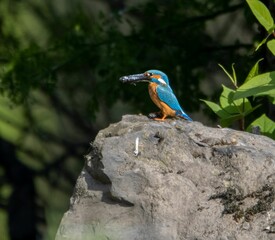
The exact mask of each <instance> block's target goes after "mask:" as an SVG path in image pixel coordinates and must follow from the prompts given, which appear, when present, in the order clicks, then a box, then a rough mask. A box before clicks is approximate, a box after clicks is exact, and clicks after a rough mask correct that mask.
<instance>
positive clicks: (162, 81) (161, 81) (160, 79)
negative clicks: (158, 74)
mask: <svg viewBox="0 0 275 240" xmlns="http://www.w3.org/2000/svg"><path fill="white" fill-rule="evenodd" d="M158 81H159V82H160V83H162V84H164V85H166V82H165V81H164V80H163V79H162V78H158Z"/></svg>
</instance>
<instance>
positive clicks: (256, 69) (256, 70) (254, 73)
mask: <svg viewBox="0 0 275 240" xmlns="http://www.w3.org/2000/svg"><path fill="white" fill-rule="evenodd" d="M262 60H263V58H261V59H259V60H258V61H257V62H256V63H255V65H254V66H253V67H252V68H251V70H250V72H249V73H248V75H247V77H246V79H245V81H244V82H245V83H246V82H248V81H249V80H250V79H251V78H253V77H255V76H257V75H258V73H259V62H260V61H262Z"/></svg>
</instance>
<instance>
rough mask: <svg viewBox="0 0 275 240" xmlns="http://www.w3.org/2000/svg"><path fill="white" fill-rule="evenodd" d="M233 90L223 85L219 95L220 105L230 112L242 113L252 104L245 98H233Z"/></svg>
mask: <svg viewBox="0 0 275 240" xmlns="http://www.w3.org/2000/svg"><path fill="white" fill-rule="evenodd" d="M234 93H235V91H234V90H232V89H230V88H228V87H226V86H224V85H223V92H222V94H221V97H220V105H221V107H222V109H223V110H224V111H226V112H228V113H230V114H236V113H240V114H243V115H244V113H245V112H247V111H249V110H250V109H252V106H251V104H250V102H249V100H248V99H247V98H243V99H237V100H233V97H234Z"/></svg>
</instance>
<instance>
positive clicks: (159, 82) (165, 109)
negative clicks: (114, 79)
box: [119, 70, 192, 121]
mask: <svg viewBox="0 0 275 240" xmlns="http://www.w3.org/2000/svg"><path fill="white" fill-rule="evenodd" d="M119 80H120V81H121V82H123V83H137V82H148V83H149V85H148V90H149V95H150V97H151V99H152V101H153V102H154V103H155V104H156V105H157V107H158V108H159V109H160V112H159V113H153V114H149V117H151V118H153V119H154V120H157V121H163V120H164V119H165V118H167V117H168V116H169V117H180V118H184V119H185V120H188V121H192V119H191V118H190V117H189V116H188V115H187V114H186V113H185V112H184V111H183V109H182V108H181V106H180V104H179V102H178V100H177V98H176V96H175V94H174V92H173V90H172V88H171V87H170V85H169V79H168V76H167V75H166V74H165V73H164V72H162V71H159V70H148V71H146V72H145V73H140V74H133V75H128V76H123V77H121V78H120V79H119Z"/></svg>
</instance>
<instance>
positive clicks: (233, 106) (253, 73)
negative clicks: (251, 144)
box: [203, 0, 275, 139]
mask: <svg viewBox="0 0 275 240" xmlns="http://www.w3.org/2000/svg"><path fill="white" fill-rule="evenodd" d="M247 3H248V5H249V7H250V9H251V11H252V12H253V14H254V15H255V17H256V18H257V19H258V21H259V22H260V24H261V25H262V26H263V27H264V28H265V29H266V31H267V32H268V36H267V37H266V38H264V40H263V41H261V43H260V44H259V45H258V46H257V48H256V50H257V49H259V47H260V46H261V45H263V44H264V43H265V42H266V41H267V39H268V38H269V37H270V36H271V35H274V36H275V34H274V28H275V25H274V21H273V18H272V17H271V14H270V12H269V10H268V9H267V7H266V6H265V5H264V4H263V3H262V2H260V1H258V0H247ZM267 47H268V48H269V50H270V51H271V52H272V53H273V55H275V54H274V53H275V48H274V47H275V40H274V39H272V40H268V42H267ZM262 60H263V59H260V60H259V61H257V63H256V64H255V65H254V66H253V67H252V69H251V70H250V72H249V74H248V76H247V77H246V79H245V80H244V81H243V84H242V85H240V86H238V84H239V83H238V81H237V76H236V72H235V69H234V66H233V65H232V74H229V73H228V72H227V71H226V70H225V69H224V67H222V66H221V65H220V66H221V68H222V69H223V71H224V72H225V73H226V75H227V76H228V77H229V79H230V80H231V82H232V84H233V86H234V88H235V89H230V88H227V87H225V86H223V92H222V93H221V96H220V105H218V104H216V103H214V102H211V101H206V100H203V101H204V102H205V103H206V104H207V105H208V107H210V108H211V109H212V110H213V111H214V112H215V113H216V114H217V115H218V116H219V117H220V119H221V125H222V126H223V127H227V126H230V125H231V124H232V123H233V122H235V121H236V120H238V121H239V124H240V129H241V130H245V119H246V117H247V116H248V115H249V114H250V113H252V112H254V111H255V110H256V109H258V108H259V107H260V106H261V104H257V105H255V104H252V102H255V101H254V100H255V98H259V97H262V96H267V97H268V99H269V100H270V101H271V103H272V104H275V72H274V71H272V72H266V73H263V74H259V73H258V72H259V62H260V61H262ZM253 105H255V106H254V107H253ZM256 125H257V126H259V127H260V129H261V132H262V134H264V135H267V136H269V137H271V138H273V139H275V131H274V128H275V122H274V121H272V120H271V119H269V118H268V117H267V116H266V115H265V114H263V111H262V114H261V116H260V117H258V118H257V119H255V120H254V121H253V122H252V123H251V124H250V125H249V126H248V127H247V130H248V131H251V129H252V126H256Z"/></svg>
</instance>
